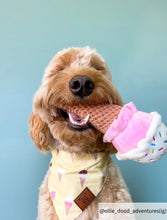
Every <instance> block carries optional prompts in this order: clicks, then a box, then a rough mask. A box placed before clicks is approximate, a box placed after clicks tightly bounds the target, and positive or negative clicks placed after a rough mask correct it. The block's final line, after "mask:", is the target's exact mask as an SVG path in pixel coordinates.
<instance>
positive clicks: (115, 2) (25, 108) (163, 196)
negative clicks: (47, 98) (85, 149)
mask: <svg viewBox="0 0 167 220" xmlns="http://www.w3.org/2000/svg"><path fill="white" fill-rule="evenodd" d="M85 45H90V46H91V47H93V48H96V49H97V51H98V52H99V53H101V54H102V55H103V56H104V58H105V60H106V61H107V63H108V65H109V67H110V69H111V72H112V75H113V81H114V83H115V85H116V86H117V88H118V89H119V91H120V93H121V94H122V96H123V98H124V101H125V102H129V101H131V100H132V101H133V102H134V103H135V104H136V105H137V107H138V108H139V109H140V110H143V111H147V112H150V111H153V110H156V111H158V112H159V113H160V114H162V118H163V121H164V122H165V123H166V124H167V102H166V96H167V1H166V0H159V1H154V0H140V1H139V0H138V1H134V0H126V1H125V0H104V1H100V0H92V1H89V0H85V1H80V0H70V1H68V0H66V1H65V0H61V1H57V0H49V1H46V0H36V1H34V0H29V1H25V0H22V1H21V0H15V1H9V0H5V1H1V7H0V100H1V102H0V103H1V108H0V136H1V145H0V148H1V149H0V152H1V153H0V175H1V181H0V207H1V208H0V209H1V211H0V219H2V220H9V219H13V220H22V219H24V220H31V219H32V220H33V219H35V218H36V215H37V199H38V187H39V185H40V183H41V181H42V179H43V176H44V174H45V172H46V170H47V168H48V163H49V160H50V154H46V155H43V154H41V153H40V152H39V151H38V150H37V149H36V148H35V147H34V144H33V142H32V141H31V140H30V138H29V134H28V125H27V121H28V117H29V114H30V112H31V109H32V97H33V94H34V93H35V91H36V90H37V88H38V86H39V84H40V80H41V77H42V74H43V71H44V68H45V67H46V65H47V64H48V62H49V61H50V59H51V58H52V56H53V55H54V54H55V53H56V52H57V51H59V50H61V49H63V48H66V47H69V46H85ZM114 158H115V157H114ZM114 160H115V162H116V163H117V164H118V165H119V166H120V169H121V171H122V173H123V176H124V178H125V180H126V182H127V185H128V187H129V188H130V192H131V194H132V198H133V200H134V201H137V202H142V201H144V202H167V190H166V182H167V173H166V167H167V156H164V157H163V158H162V159H161V160H160V161H158V162H157V163H155V164H152V165H146V164H144V165H143V164H139V163H135V162H132V161H121V162H120V161H117V160H116V159H114Z"/></svg>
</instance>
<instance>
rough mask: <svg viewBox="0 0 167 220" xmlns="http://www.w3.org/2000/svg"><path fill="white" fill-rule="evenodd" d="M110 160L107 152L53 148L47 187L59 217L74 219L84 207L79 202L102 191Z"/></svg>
mask: <svg viewBox="0 0 167 220" xmlns="http://www.w3.org/2000/svg"><path fill="white" fill-rule="evenodd" d="M109 160H110V156H109V154H107V153H94V154H93V153H92V154H89V153H84V154H81V155H76V154H75V155H74V154H71V153H69V152H65V151H57V150H55V149H54V150H52V159H51V162H50V175H49V181H48V187H49V192H50V196H51V199H52V201H53V205H54V208H55V210H56V213H57V215H58V217H59V220H74V219H75V218H77V217H78V216H79V215H80V214H81V213H82V211H83V210H84V208H83V206H82V204H81V203H80V202H83V204H84V203H85V204H86V203H87V202H89V199H90V198H91V199H92V200H93V199H94V198H95V197H96V196H97V195H98V194H99V192H100V191H101V190H102V187H103V184H104V181H105V178H106V176H107V174H108V163H109ZM81 196H82V198H81ZM83 196H84V197H83ZM82 200H83V201H82ZM87 200H88V201H87ZM85 208H86V207H85Z"/></svg>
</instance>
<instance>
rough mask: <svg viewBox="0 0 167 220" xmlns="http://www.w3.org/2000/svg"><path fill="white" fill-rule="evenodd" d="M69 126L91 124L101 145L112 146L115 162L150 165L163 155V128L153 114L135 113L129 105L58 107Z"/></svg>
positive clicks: (166, 133)
mask: <svg viewBox="0 0 167 220" xmlns="http://www.w3.org/2000/svg"><path fill="white" fill-rule="evenodd" d="M58 107H61V108H62V109H64V110H65V111H66V112H67V113H68V115H69V118H70V121H71V122H72V123H76V124H86V123H91V124H92V125H93V127H95V128H96V129H97V130H99V131H100V132H102V133H103V134H104V138H103V140H104V142H108V143H113V145H114V147H115V148H116V149H117V150H118V153H117V154H116V156H117V158H118V159H119V160H125V159H130V160H135V161H138V162H142V163H152V162H155V161H157V160H158V159H160V158H161V157H162V156H163V155H164V154H165V153H166V151H167V128H166V126H165V125H164V124H163V123H162V121H161V116H160V115H159V114H158V113H157V112H153V113H145V112H141V111H138V110H137V109H136V107H135V105H134V104H133V103H132V102H131V103H129V104H127V105H125V106H123V107H122V106H119V105H110V104H106V103H103V104H97V105H86V104H84V105H83V104H82V105H81V104H80V105H77V106H76V105H75V106H66V105H64V106H58Z"/></svg>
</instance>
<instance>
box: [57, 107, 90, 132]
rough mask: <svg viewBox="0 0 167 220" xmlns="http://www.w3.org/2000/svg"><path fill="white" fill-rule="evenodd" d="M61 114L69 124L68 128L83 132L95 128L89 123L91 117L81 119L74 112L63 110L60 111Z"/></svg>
mask: <svg viewBox="0 0 167 220" xmlns="http://www.w3.org/2000/svg"><path fill="white" fill-rule="evenodd" d="M58 112H59V114H60V116H61V117H62V118H64V120H65V121H67V123H68V127H69V128H70V129H73V130H78V131H83V130H87V129H89V128H93V126H92V125H91V123H90V122H89V115H87V116H86V117H85V118H81V117H80V116H78V115H77V114H75V113H73V112H67V111H65V110H63V109H59V111H58Z"/></svg>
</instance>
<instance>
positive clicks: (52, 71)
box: [29, 47, 131, 220]
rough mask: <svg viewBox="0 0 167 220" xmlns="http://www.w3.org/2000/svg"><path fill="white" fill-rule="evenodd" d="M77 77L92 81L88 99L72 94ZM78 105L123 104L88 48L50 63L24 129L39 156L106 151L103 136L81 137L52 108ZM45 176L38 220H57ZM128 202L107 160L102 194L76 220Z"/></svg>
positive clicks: (105, 69) (68, 52)
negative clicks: (107, 204) (56, 151)
mask: <svg viewBox="0 0 167 220" xmlns="http://www.w3.org/2000/svg"><path fill="white" fill-rule="evenodd" d="M76 75H86V76H88V77H90V78H91V79H92V80H93V82H94V85H95V86H94V90H93V92H92V94H91V95H89V96H87V97H84V98H82V99H81V98H78V97H76V96H74V95H73V94H72V93H71V91H70V89H69V82H70V80H71V79H72V78H73V77H74V76H76ZM82 102H83V103H84V102H86V103H90V104H97V103H99V102H102V103H103V102H108V103H114V104H118V105H122V103H123V102H122V99H121V96H120V95H119V93H118V91H117V89H116V88H115V86H114V84H113V83H112V81H111V74H110V71H109V69H108V67H107V65H106V63H105V61H104V60H103V58H102V57H101V56H100V55H99V54H98V53H97V52H96V51H95V50H92V49H90V48H89V47H85V48H69V49H66V50H63V51H61V52H59V53H57V54H56V56H55V57H54V58H53V59H52V60H51V62H50V63H49V65H48V67H47V68H46V70H45V73H44V76H43V79H42V83H41V85H40V87H39V89H38V91H37V92H36V94H35V97H34V105H33V111H32V113H31V116H30V119H29V126H30V135H31V137H32V139H33V141H34V143H35V145H36V147H37V148H38V149H39V150H41V151H43V152H46V151H49V150H51V149H52V148H57V149H59V150H65V151H69V152H71V153H73V154H78V153H79V154H81V153H82V152H100V151H108V148H107V146H108V144H106V143H103V141H102V140H103V135H102V134H101V133H100V132H99V131H97V130H96V129H94V128H90V129H87V130H84V131H75V130H71V129H69V127H68V126H67V122H66V121H65V120H64V119H63V118H62V117H61V116H60V115H59V113H58V112H59V109H58V108H57V107H56V103H61V104H63V103H64V104H69V105H73V104H77V103H82ZM109 150H110V153H115V152H116V150H115V148H114V147H113V146H112V145H111V147H110V149H109ZM48 175H49V171H48V173H47V175H46V177H45V179H44V181H43V183H42V185H41V187H40V194H39V205H38V220H58V217H57V215H56V213H55V210H54V208H53V204H52V201H51V199H50V196H49V191H48V186H47V182H48ZM130 201H131V197H130V195H129V192H128V190H127V187H126V185H125V183H124V181H123V178H122V176H121V174H120V172H119V170H118V168H117V167H116V165H115V164H114V163H113V162H112V160H111V161H110V164H109V175H108V179H107V181H106V183H105V185H104V186H103V189H102V191H101V192H100V194H99V195H98V196H97V198H96V199H95V200H94V201H93V202H92V203H91V205H89V206H88V207H87V208H86V209H85V210H84V212H83V213H82V215H81V216H79V217H78V218H77V220H93V219H97V207H98V203H99V202H130Z"/></svg>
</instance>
